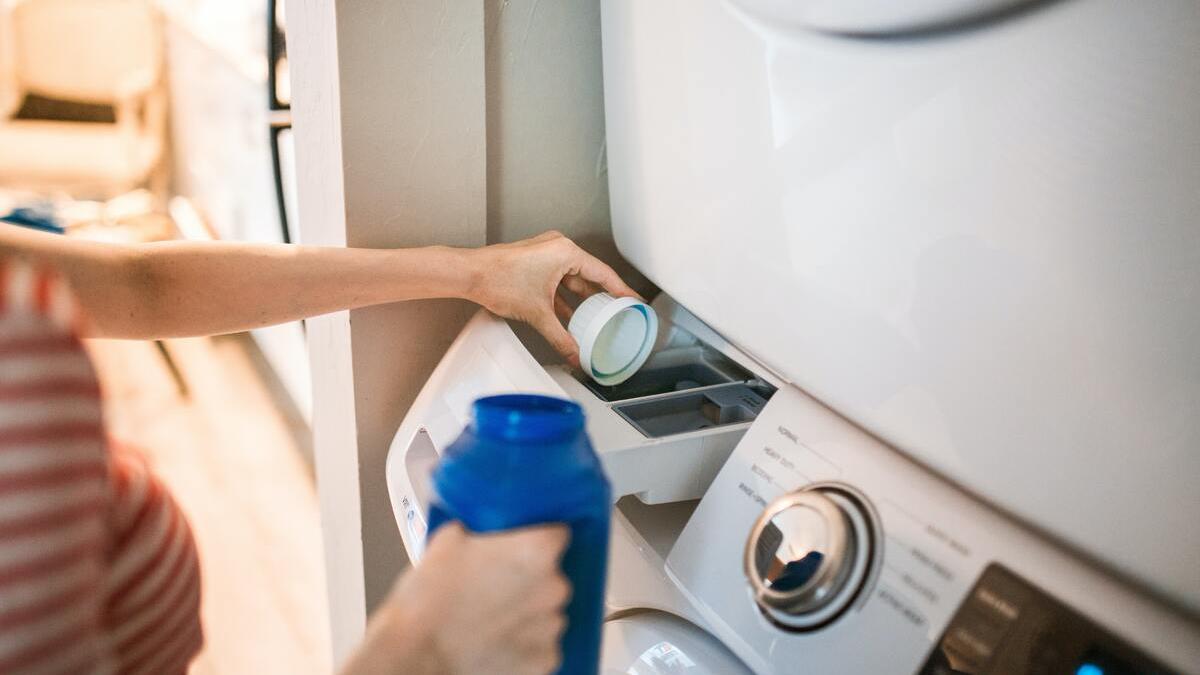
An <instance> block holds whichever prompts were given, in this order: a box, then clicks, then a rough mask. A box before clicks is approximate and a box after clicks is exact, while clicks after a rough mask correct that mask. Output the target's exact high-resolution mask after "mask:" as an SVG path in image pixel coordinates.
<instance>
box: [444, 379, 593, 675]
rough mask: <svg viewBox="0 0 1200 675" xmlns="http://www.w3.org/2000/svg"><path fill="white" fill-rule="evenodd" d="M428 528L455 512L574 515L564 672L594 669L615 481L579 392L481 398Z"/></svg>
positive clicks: (587, 673) (448, 466)
mask: <svg viewBox="0 0 1200 675" xmlns="http://www.w3.org/2000/svg"><path fill="white" fill-rule="evenodd" d="M433 489H434V498H433V503H432V504H431V506H430V511H429V536H432V535H433V533H434V531H435V530H436V529H437V528H438V527H439V526H440V525H442V524H443V523H445V522H447V521H449V520H458V521H460V522H462V523H463V524H464V525H465V526H466V528H467V529H469V530H472V531H474V532H491V531H496V530H508V529H512V528H516V527H522V526H525V525H535V524H539V523H566V524H567V525H568V526H569V527H570V529H571V542H570V544H568V546H567V550H566V553H565V554H564V556H563V559H562V570H563V573H564V574H565V575H566V576H567V578H568V579H570V581H571V586H572V589H573V593H572V596H571V600H570V604H569V605H568V606H567V630H566V633H564V634H563V638H562V654H563V664H562V667H561V668H560V669H559V671H558V672H560V673H564V674H566V675H591V674H594V673H596V672H597V670H598V667H599V659H600V627H601V626H600V624H601V622H602V621H603V614H604V579H605V572H606V569H607V567H608V528H609V513H610V510H611V509H612V503H611V488H610V487H609V484H608V479H607V478H606V477H605V475H604V471H603V469H602V468H601V466H600V459H599V458H598V457H597V456H596V452H595V450H593V449H592V444H591V442H589V441H588V437H587V434H586V433H584V430H583V410H582V409H581V408H580V407H579V405H578V404H575V403H572V402H571V401H567V400H563V399H558V398H551V397H549V396H534V395H525V394H513V395H505V396H489V397H486V398H481V399H479V400H477V401H476V402H475V406H474V419H473V421H472V423H471V424H470V425H469V426H468V427H467V428H466V430H465V431H463V433H462V435H461V436H459V437H458V439H457V440H456V441H454V443H452V444H451V445H450V447H448V448H446V451H445V452H444V453H443V454H442V459H441V462H440V463H439V464H438V466H437V468H435V469H434V471H433Z"/></svg>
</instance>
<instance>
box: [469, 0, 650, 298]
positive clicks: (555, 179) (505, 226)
mask: <svg viewBox="0 0 1200 675" xmlns="http://www.w3.org/2000/svg"><path fill="white" fill-rule="evenodd" d="M485 20H486V30H487V42H486V47H487V218H488V241H489V242H492V243H495V242H504V241H514V240H517V239H523V238H525V237H530V236H533V235H535V234H538V233H540V232H543V231H545V230H548V229H557V230H561V231H563V232H565V233H567V234H568V235H569V236H571V237H572V238H574V239H575V240H576V241H578V242H579V243H580V244H581V245H582V246H583V247H584V248H586V249H588V250H589V251H591V252H592V253H594V254H596V255H598V256H600V257H601V258H603V259H605V260H606V261H608V262H609V263H610V264H612V265H613V266H614V267H616V268H617V269H618V271H620V272H621V273H622V275H624V276H625V277H626V278H627V280H628V281H629V282H630V283H632V284H633V285H634V286H635V287H640V288H639V290H641V289H645V288H648V285H647V284H646V282H645V280H644V279H643V278H642V276H641V275H640V274H638V273H637V272H636V271H634V270H633V268H632V267H630V266H629V265H628V264H626V263H625V262H624V261H623V260H622V259H621V257H620V255H619V254H618V253H617V250H616V246H615V245H614V244H613V241H612V234H611V229H610V225H609V213H608V164H607V160H606V157H605V142H604V87H603V83H602V81H601V76H602V73H601V61H600V2H599V0H559V1H557V2H540V1H539V0H487V2H486V5H485Z"/></svg>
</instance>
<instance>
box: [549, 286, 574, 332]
mask: <svg viewBox="0 0 1200 675" xmlns="http://www.w3.org/2000/svg"><path fill="white" fill-rule="evenodd" d="M574 313H575V310H574V309H572V308H571V305H570V304H568V303H567V301H566V299H565V298H563V296H561V295H559V294H558V293H555V294H554V314H555V316H557V317H558V320H559V321H562V322H563V323H569V322H570V321H571V315H572V314H574ZM568 332H569V331H568Z"/></svg>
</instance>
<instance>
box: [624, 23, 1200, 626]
mask: <svg viewBox="0 0 1200 675" xmlns="http://www.w3.org/2000/svg"><path fill="white" fill-rule="evenodd" d="M754 4H760V5H761V4H772V3H753V2H732V1H731V2H723V1H721V0H603V4H602V19H603V24H602V27H603V46H604V79H605V106H606V122H607V139H608V164H609V184H610V192H611V202H612V215H613V227H614V232H615V236H616V239H617V242H618V245H619V247H620V249H621V251H622V252H623V254H624V255H625V256H626V257H627V258H628V259H629V260H630V261H631V262H633V263H634V264H635V265H636V266H637V267H638V269H639V270H640V271H642V272H643V273H645V274H646V275H647V276H648V277H650V278H651V279H652V280H653V281H654V282H656V283H657V284H658V285H660V286H661V287H662V288H663V289H665V290H666V291H667V292H669V293H671V294H672V295H673V296H674V297H675V298H676V299H678V300H679V301H680V302H681V303H682V304H684V305H686V306H687V307H688V309H689V310H691V311H692V312H694V313H695V314H696V315H697V316H699V317H700V318H701V319H703V320H704V321H705V322H706V323H708V324H709V325H710V326H712V327H713V328H714V329H715V330H716V331H718V332H719V333H720V334H721V335H723V336H724V337H725V338H726V339H728V340H729V341H730V342H731V343H733V344H736V345H738V346H739V347H740V348H743V349H744V350H745V351H746V352H748V353H750V354H752V355H753V356H754V357H756V358H757V359H758V360H759V361H761V362H762V363H765V364H767V365H768V366H770V368H771V369H772V370H773V371H774V372H776V373H777V374H779V375H781V376H782V377H783V378H784V379H786V380H787V381H789V382H792V383H793V384H795V385H796V386H798V387H800V388H801V389H803V390H804V391H807V392H809V393H811V394H812V395H813V396H815V397H817V398H818V399H819V400H821V401H822V402H823V403H825V404H827V405H829V406H830V407H832V408H833V409H835V410H837V411H838V412H839V413H841V414H844V415H846V416H847V417H849V418H850V419H852V420H853V421H854V422H855V423H857V424H859V425H861V426H862V427H864V428H866V429H867V430H869V431H870V432H872V433H874V434H876V435H878V436H879V437H881V438H883V439H885V440H886V441H887V442H888V443H890V444H892V445H895V446H896V447H898V448H900V449H902V450H904V451H905V452H907V453H909V454H910V455H911V456H912V457H914V458H916V459H918V460H919V461H920V462H922V463H924V464H926V465H928V466H931V467H933V468H935V469H936V470H937V471H939V472H940V473H942V474H943V475H945V476H947V477H949V478H951V479H952V480H953V481H955V482H956V483H958V484H960V485H962V486H964V487H965V488H966V489H967V490H969V491H971V492H974V493H976V494H978V495H981V496H983V497H984V498H986V499H987V500H989V501H991V502H993V503H995V504H997V505H999V506H1001V507H1002V508H1004V509H1005V510H1008V511H1010V512H1012V513H1014V514H1016V515H1017V516H1019V517H1020V518H1022V519H1024V520H1026V521H1028V522H1031V523H1033V524H1034V525H1035V526H1036V527H1037V528H1039V529H1042V530H1044V531H1047V532H1049V533H1051V534H1052V535H1053V536H1055V537H1056V538H1059V539H1061V540H1064V541H1066V542H1068V543H1070V544H1071V545H1072V546H1074V547H1076V548H1077V549H1079V550H1081V551H1083V552H1084V553H1085V554H1086V555H1088V556H1090V557H1093V558H1095V559H1099V560H1101V561H1103V562H1104V563H1105V564H1107V565H1108V566H1110V567H1112V568H1115V569H1117V570H1119V571H1120V572H1122V573H1124V574H1125V575H1127V576H1130V577H1133V578H1136V579H1137V580H1138V582H1139V583H1141V584H1143V585H1145V586H1147V587H1150V588H1153V589H1154V590H1155V591H1157V592H1158V593H1159V594H1160V595H1161V596H1163V597H1167V598H1170V600H1171V602H1173V603H1175V604H1176V605H1177V606H1181V607H1185V608H1187V609H1188V610H1189V611H1191V612H1193V613H1195V612H1200V564H1197V560H1200V527H1197V525H1196V523H1197V522H1200V498H1198V497H1197V494H1196V479H1197V477H1198V476H1200V452H1197V448H1200V415H1198V414H1197V406H1198V404H1200V349H1197V347H1196V346H1197V345H1198V344H1200V297H1197V295H1196V293H1197V290H1196V289H1197V288H1200V226H1198V223H1200V161H1198V159H1197V158H1198V157H1200V39H1197V36H1198V35H1200V3H1196V2H1194V0H1162V1H1160V2H1153V3H1130V2H1127V1H1125V0H1061V1H1059V2H1046V3H1040V4H1037V5H1034V6H1032V7H1030V8H1029V9H1027V10H1025V11H1021V12H1015V13H1009V14H1003V15H999V16H998V17H996V18H995V20H992V21H982V22H978V23H974V24H972V25H971V26H970V27H968V28H965V29H961V30H953V29H951V30H943V31H927V32H923V33H918V34H905V35H895V36H888V37H882V38H880V37H876V38H859V37H848V36H843V35H831V34H826V33H821V32H818V31H816V30H806V29H803V28H798V27H794V26H793V25H791V24H787V23H786V22H780V23H772V21H771V20H770V19H765V18H762V17H763V13H762V11H761V8H760V11H758V12H757V13H755V14H753V16H752V15H751V13H750V10H751V9H753V8H749V9H747V8H746V7H745V5H754ZM773 4H775V5H779V6H782V5H781V3H773ZM805 4H806V3H797V4H796V6H798V7H799V6H802V5H805ZM893 4H895V3H893ZM951 4H953V3H951ZM1062 583H1063V584H1065V585H1071V584H1073V583H1077V582H1075V581H1071V580H1070V579H1064V580H1062ZM881 634H886V633H881Z"/></svg>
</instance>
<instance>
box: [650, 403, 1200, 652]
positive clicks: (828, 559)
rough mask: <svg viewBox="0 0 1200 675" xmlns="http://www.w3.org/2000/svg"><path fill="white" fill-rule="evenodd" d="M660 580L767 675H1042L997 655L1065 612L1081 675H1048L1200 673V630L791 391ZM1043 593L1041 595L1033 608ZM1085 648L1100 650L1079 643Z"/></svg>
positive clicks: (768, 415) (726, 470) (710, 495)
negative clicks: (984, 616)
mask: <svg viewBox="0 0 1200 675" xmlns="http://www.w3.org/2000/svg"><path fill="white" fill-rule="evenodd" d="M667 571H668V574H669V575H670V576H671V578H672V579H673V581H674V582H675V583H676V585H677V586H678V587H679V588H680V589H681V591H682V592H683V593H684V595H685V596H687V597H688V598H689V600H690V601H691V602H692V603H693V604H694V605H695V607H696V609H697V611H698V612H699V613H700V614H701V615H702V616H703V617H704V619H705V621H706V622H708V623H709V625H710V627H711V629H712V631H713V633H714V634H715V635H716V636H717V637H718V638H720V639H721V640H722V642H724V643H725V644H726V645H727V646H729V648H730V649H731V650H733V651H734V652H735V653H736V654H737V655H738V657H739V658H741V659H742V660H743V661H744V662H745V663H746V664H747V665H748V666H749V667H750V668H751V669H752V670H754V671H755V672H756V673H759V674H760V675H767V674H783V673H788V674H789V675H790V674H795V673H823V674H827V675H838V674H841V673H878V674H888V673H896V674H904V675H912V674H913V673H935V674H937V675H942V674H943V673H952V672H964V673H999V672H1004V673H1013V674H1014V675H1020V674H1032V673H1038V672H1049V671H1039V670H1038V669H1037V668H1038V666H1037V664H1038V663H1042V662H1043V661H1045V660H1047V659H1050V658H1051V652H1048V651H1047V652H1044V653H1043V655H1042V656H1039V657H1038V658H1039V659H1042V660H1041V661H1034V660H1029V659H1027V660H1026V662H1021V661H1019V660H1011V659H1015V658H1017V657H1016V656H1015V655H1014V654H1015V652H1009V651H1006V650H1010V649H1018V648H1020V645H1019V643H1016V642H1010V641H1009V640H1014V639H1018V638H1019V636H1021V635H1024V634H1025V633H1024V632H1023V631H1027V630H1028V631H1034V630H1035V627H1036V626H1040V625H1043V624H1044V625H1046V626H1048V627H1054V626H1067V625H1076V624H1069V622H1066V620H1065V619H1064V620H1063V621H1059V620H1058V619H1057V618H1056V617H1066V616H1068V614H1067V612H1069V616H1071V617H1075V618H1074V619H1072V621H1077V622H1084V623H1079V624H1078V625H1079V626H1083V625H1085V624H1086V626H1089V627H1090V628H1088V630H1089V631H1092V630H1093V629H1094V632H1092V633H1087V632H1086V631H1084V632H1080V631H1074V629H1070V630H1072V631H1074V632H1071V633H1070V635H1073V636H1076V637H1072V638H1071V639H1073V640H1076V642H1073V643H1071V644H1076V645H1085V644H1086V645H1087V646H1086V647H1085V646H1079V647H1078V648H1076V649H1074V651H1071V652H1070V653H1069V654H1067V653H1065V652H1064V653H1063V655H1061V658H1062V659H1075V658H1077V659H1079V664H1078V666H1079V668H1083V669H1082V670H1079V669H1078V668H1077V669H1076V670H1071V671H1062V670H1058V671H1055V672H1067V673H1069V674H1070V675H1074V674H1075V673H1076V672H1078V673H1084V674H1086V675H1094V674H1096V673H1105V674H1106V675H1107V674H1108V673H1109V672H1110V670H1105V669H1104V668H1103V664H1105V663H1128V664H1135V665H1136V667H1137V668H1141V670H1137V671H1136V672H1159V671H1156V670H1154V669H1153V668H1152V667H1151V666H1154V667H1158V666H1157V665H1156V664H1159V663H1162V664H1166V666H1163V668H1165V669H1166V670H1165V672H1174V671H1180V672H1192V670H1194V669H1195V664H1200V625H1198V624H1197V623H1196V621H1195V620H1194V619H1190V618H1187V617H1184V616H1182V615H1180V614H1178V613H1176V612H1175V611H1174V610H1171V609H1169V608H1165V607H1164V606H1162V605H1160V604H1159V603H1157V602H1156V601H1154V600H1152V599H1151V598H1150V596H1148V595H1146V594H1145V593H1142V592H1139V591H1137V590H1135V589H1132V588H1131V587H1129V586H1128V585H1126V584H1123V583H1120V582H1118V581H1116V580H1114V578H1113V577H1111V576H1109V575H1108V574H1106V573H1104V572H1102V571H1099V570H1097V569H1095V568H1094V567H1092V566H1090V565H1087V564H1085V563H1084V562H1082V561H1080V560H1079V559H1077V558H1075V557H1073V556H1071V555H1070V554H1068V553H1066V552H1064V551H1063V550H1062V549H1061V548H1060V547H1059V546H1057V545H1055V544H1054V543H1053V542H1050V541H1048V540H1046V539H1044V538H1041V537H1040V536H1038V535H1035V534H1034V533H1032V532H1031V531H1030V530H1028V529H1026V528H1025V527H1023V526H1021V525H1019V524H1018V523H1016V522H1014V521H1012V520H1011V519H1009V518H1007V517H1005V516H1002V515H1001V514H999V513H998V512H996V511H994V510H992V509H991V508H989V507H988V506H986V505H985V504H983V503H981V502H979V501H977V500H976V499H974V498H972V497H970V496H968V495H967V494H966V493H965V492H962V491H960V490H959V489H957V488H955V487H954V486H952V485H951V484H949V483H948V482H946V481H944V480H942V479H941V478H939V477H937V476H935V475H933V474H932V473H930V472H928V471H926V470H925V469H924V468H922V467H921V466H919V465H917V464H915V463H914V462H912V461H910V460H909V459H907V458H906V457H905V456H904V455H902V454H901V453H900V452H898V451H896V450H895V449H893V448H890V447H888V446H886V445H884V444H883V443H881V442H880V441H879V440H877V439H875V438H874V437H872V436H870V435H869V434H867V433H865V432H864V431H863V430H861V429H859V428H857V427H855V426H854V425H852V424H850V423H849V422H847V421H846V420H845V419H843V418H841V417H840V416H838V415H836V414H835V413H833V412H832V411H830V410H829V409H827V408H825V407H824V406H822V405H821V404H819V403H817V402H816V401H815V400H813V399H812V398H810V397H808V396H807V395H805V394H803V393H802V392H800V391H799V390H797V389H795V388H792V387H783V388H781V389H780V390H779V391H778V392H776V394H775V395H774V396H773V397H772V398H771V400H770V401H769V402H768V403H767V405H766V406H765V407H764V408H763V410H762V412H761V413H760V414H759V416H758V418H757V420H756V421H755V423H754V424H753V425H752V426H751V427H750V429H749V430H748V431H747V432H746V435H745V436H744V437H743V438H742V440H741V442H740V443H739V444H738V446H737V447H736V448H735V449H734V451H733V453H732V455H730V458H729V460H728V461H727V462H726V463H725V465H724V466H723V467H722V468H721V471H720V473H719V474H718V475H717V477H716V478H715V479H714V480H713V482H712V484H711V486H710V487H709V489H708V491H707V492H706V493H705V496H704V498H703V499H702V500H701V501H700V504H699V505H698V506H697V507H696V510H695V512H694V513H693V514H692V517H691V519H690V520H689V521H688V523H687V525H686V526H685V527H684V529H683V531H682V532H681V533H680V535H679V538H678V539H677V540H676V542H675V544H674V546H673V547H672V549H671V551H670V553H669V555H668V557H667ZM1036 588H1041V589H1047V591H1048V593H1041V592H1038V593H1034V592H1032V591H1031V590H1029V589H1036ZM980 589H983V590H982V594H981V591H980ZM1020 589H1026V590H1020ZM1001 591H1003V592H1001ZM1051 595H1053V596H1054V598H1055V599H1053V600H1051V599H1050V598H1051ZM981 597H983V598H992V599H997V602H1000V600H999V599H1006V600H1003V601H1004V602H1010V603H1013V606H1014V607H1018V606H1019V607H1021V608H1026V609H1019V610H1016V611H1019V612H1024V614H1023V615H1022V616H1023V617H1025V618H1022V619H1020V620H1017V619H1013V621H1014V622H1013V623H1012V624H1011V626H1008V628H1004V626H1000V627H999V628H997V629H996V630H999V629H1004V630H1005V631H1008V632H999V633H998V632H996V630H992V628H993V626H992V624H985V623H980V622H979V621H977V620H976V618H977V617H976V610H977V609H979V607H978V602H983V600H979V598H981ZM996 606H998V607H1003V606H1004V605H996ZM1050 608H1057V609H1053V611H1051V609H1050ZM1068 608H1069V609H1068ZM1036 617H1043V618H1042V619H1037V621H1041V622H1042V623H1037V622H1036V621H1035V618H1036ZM1025 620H1028V621H1035V622H1034V623H1030V624H1025V623H1022V622H1023V621H1025ZM1047 622H1048V623H1047ZM1023 626H1024V627H1023ZM1010 629H1011V630H1010ZM1080 630H1082V629H1080ZM1035 632H1036V631H1035ZM1085 633H1086V634H1087V635H1093V636H1105V637H1103V639H1101V638H1100V637H1094V638H1091V639H1090V641H1088V640H1089V639H1085V638H1084V637H1079V636H1082V635H1084V634H1085ZM1031 634H1032V633H1031ZM1037 634H1038V635H1042V634H1043V632H1038V633H1037ZM1053 635H1054V636H1058V634H1057V633H1054V634H1053ZM1065 635H1066V634H1064V636H1065ZM1006 636H1008V637H1006ZM1011 636H1018V638H1012V637H1011ZM1055 639H1057V637H1055ZM997 640H998V641H997ZM972 650H974V651H972ZM1027 651H1028V650H1027ZM1147 655H1152V656H1147ZM1055 658H1058V657H1057V656H1056V657H1055ZM1088 658H1094V659H1095V662H1094V663H1093V662H1091V661H1087V660H1086V659H1088ZM1003 659H1010V660H1003ZM1106 659H1107V660H1106ZM1046 662H1050V661H1046ZM1065 662H1066V661H1062V660H1060V661H1053V663H1055V664H1059V663H1065ZM1072 663H1074V662H1073V661H1072ZM972 664H973V665H972ZM995 664H1000V665H998V666H997V665H995ZM1010 664H1023V665H1020V666H1013V667H1009V665H1010ZM1089 664H1091V665H1094V666H1096V667H1098V668H1100V670H1095V669H1093V670H1088V669H1087V668H1086V667H1085V666H1088V665H1089ZM970 667H975V668H977V669H976V670H970V669H969V668H970ZM997 667H998V668H999V670H997V669H996V668H997ZM1171 669H1173V670H1171ZM1111 672H1117V673H1122V672H1123V671H1120V670H1113V671H1111Z"/></svg>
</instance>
